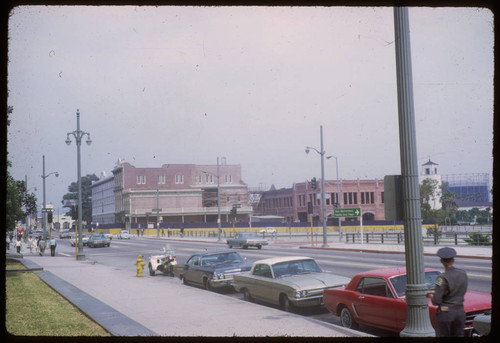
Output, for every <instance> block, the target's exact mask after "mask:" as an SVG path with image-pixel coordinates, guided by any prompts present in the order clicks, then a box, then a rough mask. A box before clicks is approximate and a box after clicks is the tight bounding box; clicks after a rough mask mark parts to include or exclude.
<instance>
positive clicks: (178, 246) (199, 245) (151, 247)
mask: <svg viewBox="0 0 500 343" xmlns="http://www.w3.org/2000/svg"><path fill="white" fill-rule="evenodd" d="M166 244H168V245H169V248H170V249H173V250H174V251H175V252H176V256H177V262H178V263H185V262H186V260H187V259H188V257H189V256H191V255H192V254H194V253H198V252H200V251H204V250H224V249H227V248H228V247H227V245H225V244H220V243H219V244H217V243H210V242H190V241H166V240H156V239H150V238H132V239H130V240H120V239H116V238H113V240H112V242H111V246H110V247H109V248H107V247H106V248H88V247H84V253H85V256H86V258H88V259H92V260H95V261H97V262H98V263H102V264H105V265H109V266H113V267H116V268H120V269H130V271H131V273H135V265H134V262H135V261H136V259H137V257H138V255H139V254H142V256H143V259H144V261H145V262H147V259H148V258H149V256H151V255H156V254H160V253H161V252H162V248H163V247H164V246H165V245H166ZM233 250H235V251H238V252H239V253H240V254H241V255H242V256H243V257H245V258H247V260H248V261H249V262H254V261H256V260H260V259H263V258H268V257H276V256H290V255H300V256H309V257H312V258H314V259H315V260H316V261H317V262H318V263H319V265H320V266H321V267H322V268H323V270H325V271H329V272H332V273H335V274H338V275H342V276H346V277H352V276H354V275H355V274H357V273H358V272H361V271H365V270H370V269H377V268H386V267H394V266H403V267H404V266H405V259H404V255H403V254H385V253H368V252H354V251H335V250H318V249H301V248H299V247H298V246H293V245H292V246H291V245H269V246H265V247H263V248H262V249H261V250H258V249H256V248H249V249H237V248H233ZM57 252H58V253H59V254H67V255H74V254H75V248H74V247H71V246H70V244H69V240H67V239H59V240H58V246H57ZM424 263H425V266H426V267H429V268H435V269H438V270H442V269H443V267H442V266H441V264H440V262H439V260H438V259H437V258H436V257H433V256H424ZM455 265H456V266H457V267H458V268H462V269H464V270H466V271H467V273H468V276H469V287H468V289H469V290H474V291H480V292H488V293H489V292H491V281H492V262H491V260H483V259H466V258H460V259H457V261H456V262H455ZM145 272H146V273H147V270H145ZM157 275H158V277H168V276H164V275H162V274H161V273H157ZM179 282H180V280H179ZM187 287H189V286H187ZM222 293H223V294H225V295H227V296H231V297H235V298H238V299H242V300H243V296H242V295H241V294H238V293H236V292H234V291H223V292H222ZM263 306H267V305H263ZM299 314H301V315H304V316H309V317H313V318H315V319H319V320H323V321H326V322H329V323H333V324H336V325H340V321H339V319H338V317H336V316H334V315H332V314H331V313H329V312H328V311H327V310H326V309H325V308H322V307H320V308H316V309H307V310H301V312H299ZM360 330H361V331H364V332H366V333H369V334H372V335H375V336H379V337H381V336H384V337H387V336H398V335H397V334H394V333H390V332H387V331H384V330H380V329H376V328H370V327H366V326H361V327H360Z"/></svg>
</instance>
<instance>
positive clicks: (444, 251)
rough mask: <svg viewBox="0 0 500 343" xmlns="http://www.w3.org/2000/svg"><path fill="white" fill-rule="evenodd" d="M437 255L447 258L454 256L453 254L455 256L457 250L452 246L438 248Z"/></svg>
mask: <svg viewBox="0 0 500 343" xmlns="http://www.w3.org/2000/svg"><path fill="white" fill-rule="evenodd" d="M437 255H438V256H439V257H440V258H444V259H449V258H454V257H455V256H457V252H456V251H455V249H453V248H448V247H446V248H441V249H439V250H438V252H437Z"/></svg>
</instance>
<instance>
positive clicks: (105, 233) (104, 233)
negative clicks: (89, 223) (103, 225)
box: [101, 231, 113, 240]
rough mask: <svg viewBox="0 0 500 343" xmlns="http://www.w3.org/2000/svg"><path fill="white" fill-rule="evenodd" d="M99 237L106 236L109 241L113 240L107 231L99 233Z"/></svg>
mask: <svg viewBox="0 0 500 343" xmlns="http://www.w3.org/2000/svg"><path fill="white" fill-rule="evenodd" d="M101 235H104V236H106V237H107V238H109V240H112V239H113V235H112V234H111V233H110V232H109V231H103V232H101Z"/></svg>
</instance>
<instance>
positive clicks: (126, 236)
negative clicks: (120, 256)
mask: <svg viewBox="0 0 500 343" xmlns="http://www.w3.org/2000/svg"><path fill="white" fill-rule="evenodd" d="M117 237H118V238H119V239H130V234H129V233H128V231H127V230H121V231H120V233H119V234H118V236H117Z"/></svg>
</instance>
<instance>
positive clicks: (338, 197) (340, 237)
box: [326, 156, 342, 242]
mask: <svg viewBox="0 0 500 343" xmlns="http://www.w3.org/2000/svg"><path fill="white" fill-rule="evenodd" d="M332 157H333V158H334V159H335V170H336V171H337V205H338V204H340V185H339V160H338V158H337V157H336V156H327V157H326V159H327V160H328V159H330V158H332ZM332 204H333V206H334V207H335V203H334V202H333V201H332ZM338 220H339V242H342V218H338Z"/></svg>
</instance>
